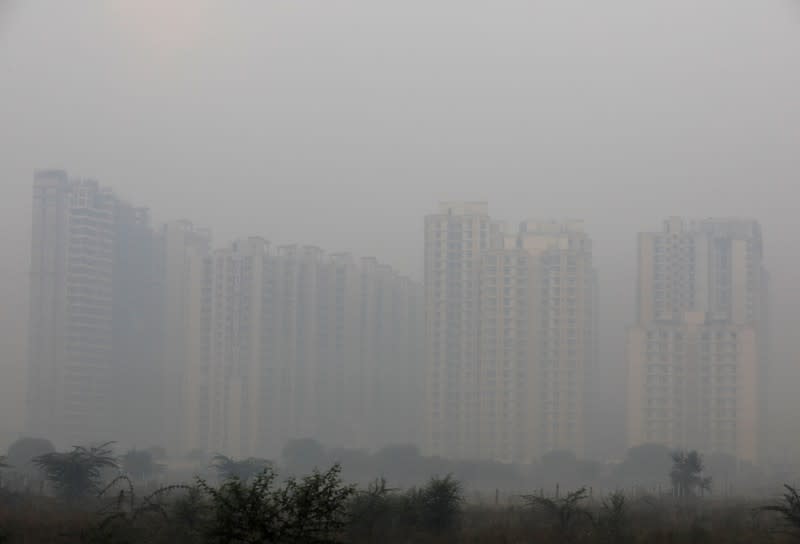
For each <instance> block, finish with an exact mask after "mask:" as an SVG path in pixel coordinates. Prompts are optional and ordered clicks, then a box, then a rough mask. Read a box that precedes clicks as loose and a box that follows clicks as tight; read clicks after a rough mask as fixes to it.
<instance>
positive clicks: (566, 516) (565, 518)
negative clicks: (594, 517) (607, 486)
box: [522, 487, 591, 542]
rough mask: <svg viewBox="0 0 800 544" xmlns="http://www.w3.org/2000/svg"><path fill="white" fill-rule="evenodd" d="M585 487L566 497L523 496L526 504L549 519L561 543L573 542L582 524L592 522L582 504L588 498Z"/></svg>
mask: <svg viewBox="0 0 800 544" xmlns="http://www.w3.org/2000/svg"><path fill="white" fill-rule="evenodd" d="M588 495H589V494H588V492H587V491H586V488H585V487H582V488H580V489H578V490H577V491H573V492H571V493H568V494H567V496H566V497H563V498H555V499H551V498H549V497H543V496H539V495H523V496H522V499H523V500H524V501H525V503H526V504H527V505H528V506H529V507H531V508H533V509H535V510H538V511H540V512H541V513H543V514H544V515H545V517H546V518H547V519H549V521H550V524H551V529H552V530H553V532H554V533H555V535H556V536H557V538H558V539H559V540H558V541H559V542H571V541H573V540H574V539H575V538H576V536H577V531H578V529H579V527H580V526H581V524H582V523H583V522H586V521H591V515H590V514H589V512H588V511H587V510H586V509H585V508H583V506H582V505H581V503H582V502H583V501H584V500H586V498H587V497H588Z"/></svg>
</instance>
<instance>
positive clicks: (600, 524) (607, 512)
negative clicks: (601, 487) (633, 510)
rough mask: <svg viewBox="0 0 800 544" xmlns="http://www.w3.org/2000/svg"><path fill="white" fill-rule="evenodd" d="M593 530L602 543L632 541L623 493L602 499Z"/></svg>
mask: <svg viewBox="0 0 800 544" xmlns="http://www.w3.org/2000/svg"><path fill="white" fill-rule="evenodd" d="M595 529H596V531H597V537H598V540H599V541H600V542H603V543H608V544H624V543H625V542H631V541H632V539H633V535H632V534H631V531H630V526H629V520H628V507H627V504H626V500H625V494H624V493H622V492H621V491H616V492H614V493H611V494H610V495H609V496H608V497H606V498H604V499H603V502H602V504H601V505H600V511H599V512H598V514H597V519H596V521H595Z"/></svg>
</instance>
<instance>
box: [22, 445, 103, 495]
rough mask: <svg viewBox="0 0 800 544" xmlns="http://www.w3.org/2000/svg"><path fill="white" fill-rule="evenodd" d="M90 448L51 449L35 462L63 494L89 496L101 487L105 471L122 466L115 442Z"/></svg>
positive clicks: (60, 493)
mask: <svg viewBox="0 0 800 544" xmlns="http://www.w3.org/2000/svg"><path fill="white" fill-rule="evenodd" d="M112 444H113V442H107V443H105V444H102V445H100V446H94V447H90V448H86V447H83V446H75V447H74V448H73V449H72V451H70V452H64V453H61V452H50V453H45V454H43V455H39V456H38V457H36V458H35V459H34V460H33V462H34V464H35V465H36V466H38V467H39V468H40V469H41V470H42V472H43V473H44V475H45V478H46V479H47V481H49V482H50V483H51V485H52V486H53V488H54V489H55V490H56V492H57V493H58V495H59V496H61V497H62V498H65V499H70V500H76V499H85V498H87V497H88V496H89V495H91V494H94V493H96V492H98V491H99V490H100V483H101V477H102V470H103V469H104V468H118V464H117V460H116V459H115V458H114V456H113V455H112V450H111V445H112Z"/></svg>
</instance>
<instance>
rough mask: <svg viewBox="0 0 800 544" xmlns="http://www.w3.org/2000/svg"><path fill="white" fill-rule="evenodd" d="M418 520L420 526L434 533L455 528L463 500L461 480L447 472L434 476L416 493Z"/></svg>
mask: <svg viewBox="0 0 800 544" xmlns="http://www.w3.org/2000/svg"><path fill="white" fill-rule="evenodd" d="M417 500H418V501H419V509H420V512H419V520H420V522H421V524H422V526H423V527H424V528H425V529H427V530H429V531H432V532H434V533H436V534H441V533H444V532H445V531H450V530H453V529H455V527H456V526H457V525H458V522H459V517H460V516H461V506H462V504H463V502H464V495H463V490H462V488H461V482H459V481H458V480H456V479H455V478H453V475H452V474H448V475H447V476H445V477H444V478H441V477H438V476H434V477H433V478H431V479H430V481H429V482H428V484H427V485H426V486H425V487H423V488H422V489H421V490H420V492H419V493H418V494H417Z"/></svg>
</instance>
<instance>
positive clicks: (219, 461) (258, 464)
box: [211, 454, 272, 482]
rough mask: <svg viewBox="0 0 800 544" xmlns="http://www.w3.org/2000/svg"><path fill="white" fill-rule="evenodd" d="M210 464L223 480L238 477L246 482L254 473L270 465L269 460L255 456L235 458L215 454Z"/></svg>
mask: <svg viewBox="0 0 800 544" xmlns="http://www.w3.org/2000/svg"><path fill="white" fill-rule="evenodd" d="M211 466H212V467H213V468H214V469H216V471H217V474H219V476H220V478H222V479H223V480H233V479H238V480H241V481H242V482H247V481H248V480H250V479H251V478H252V477H253V476H255V475H256V474H258V473H260V472H263V471H264V470H266V469H267V468H269V467H271V466H272V463H271V462H270V461H267V460H266V459H259V458H257V457H248V458H247V459H241V460H238V461H237V460H235V459H232V458H231V457H228V456H227V455H222V454H217V455H215V456H214V459H213V460H212V461H211Z"/></svg>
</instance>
